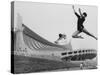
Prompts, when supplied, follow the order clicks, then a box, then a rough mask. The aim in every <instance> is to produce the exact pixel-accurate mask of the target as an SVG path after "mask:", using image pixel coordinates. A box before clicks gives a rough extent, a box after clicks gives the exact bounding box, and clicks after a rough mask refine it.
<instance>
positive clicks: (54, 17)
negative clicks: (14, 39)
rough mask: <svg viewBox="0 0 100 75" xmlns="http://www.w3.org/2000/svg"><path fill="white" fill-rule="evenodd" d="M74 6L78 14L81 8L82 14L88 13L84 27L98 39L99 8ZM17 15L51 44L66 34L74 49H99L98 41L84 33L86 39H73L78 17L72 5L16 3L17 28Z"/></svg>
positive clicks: (15, 24) (15, 19)
mask: <svg viewBox="0 0 100 75" xmlns="http://www.w3.org/2000/svg"><path fill="white" fill-rule="evenodd" d="M74 6H75V10H76V11H77V12H78V8H81V10H82V12H87V18H86V21H85V22H84V27H85V28H86V29H87V30H88V31H89V32H90V33H92V34H93V35H95V36H96V37H97V21H98V20H97V17H98V15H97V14H98V13H97V11H98V10H97V7H96V6H83V5H74ZM17 14H20V15H21V16H22V20H23V23H24V24H25V25H26V26H27V27H29V28H30V29H31V30H33V31H34V32H36V33H37V34H39V35H40V36H42V37H43V38H45V39H47V40H49V41H50V42H54V41H55V40H57V39H58V34H59V33H64V34H66V35H67V39H68V42H69V40H71V43H72V46H73V49H78V48H79V49H80V48H84V49H87V48H89V49H90V48H93V49H97V40H95V39H93V38H92V37H90V36H88V35H86V34H84V33H81V34H80V35H81V36H83V37H84V39H75V38H72V37H71V36H72V34H73V33H74V32H75V31H76V27H77V17H76V16H75V14H74V12H73V9H72V5H69V4H53V3H36V2H35V3H34V2H15V9H14V26H15V27H17Z"/></svg>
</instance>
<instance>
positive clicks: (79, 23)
mask: <svg viewBox="0 0 100 75" xmlns="http://www.w3.org/2000/svg"><path fill="white" fill-rule="evenodd" d="M72 8H73V10H74V13H75V15H76V16H77V18H78V21H77V31H75V32H74V34H73V35H72V37H73V38H82V39H83V37H82V36H79V35H78V34H80V33H81V32H84V33H85V34H87V35H89V36H91V37H93V38H94V39H96V40H97V37H95V36H94V35H92V34H91V33H89V32H88V31H87V30H86V29H85V28H84V26H83V23H84V21H85V18H86V17H87V13H86V12H83V13H81V9H80V8H79V13H80V14H78V13H77V12H76V11H75V9H74V5H73V6H72Z"/></svg>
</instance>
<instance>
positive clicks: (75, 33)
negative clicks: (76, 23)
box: [72, 31, 83, 39]
mask: <svg viewBox="0 0 100 75" xmlns="http://www.w3.org/2000/svg"><path fill="white" fill-rule="evenodd" d="M80 33H81V32H80V31H75V32H74V33H73V35H72V37H73V38H82V39H83V37H82V36H78V34H80Z"/></svg>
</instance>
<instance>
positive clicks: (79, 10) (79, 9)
mask: <svg viewBox="0 0 100 75" xmlns="http://www.w3.org/2000/svg"><path fill="white" fill-rule="evenodd" d="M79 13H80V15H81V17H82V16H83V15H82V12H81V9H80V8H79Z"/></svg>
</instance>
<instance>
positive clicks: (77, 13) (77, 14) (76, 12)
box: [72, 5, 80, 17]
mask: <svg viewBox="0 0 100 75" xmlns="http://www.w3.org/2000/svg"><path fill="white" fill-rule="evenodd" d="M72 8H73V11H74V13H75V15H76V16H77V17H80V15H79V14H78V13H77V12H76V11H75V9H74V5H73V6H72Z"/></svg>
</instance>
